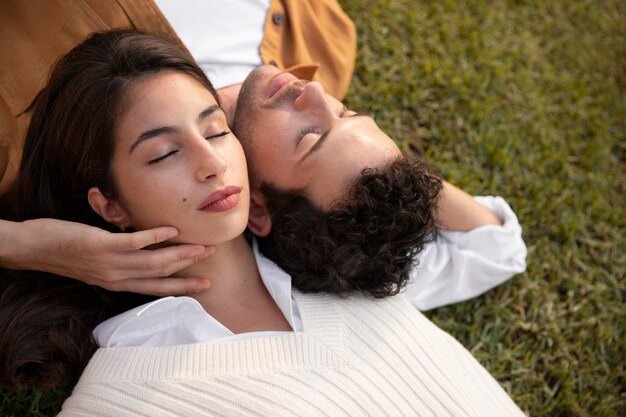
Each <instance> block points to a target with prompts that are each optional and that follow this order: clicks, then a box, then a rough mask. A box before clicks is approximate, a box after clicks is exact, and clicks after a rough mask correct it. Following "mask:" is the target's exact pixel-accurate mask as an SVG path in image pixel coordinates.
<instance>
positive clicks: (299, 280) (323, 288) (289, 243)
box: [259, 158, 442, 298]
mask: <svg viewBox="0 0 626 417" xmlns="http://www.w3.org/2000/svg"><path fill="white" fill-rule="evenodd" d="M441 188H442V181H441V178H440V177H439V176H438V175H436V174H434V173H433V172H432V171H431V170H430V169H429V168H428V167H427V165H426V164H425V163H423V162H421V161H409V160H407V159H405V158H399V159H397V160H394V161H392V162H391V163H389V164H387V165H385V166H383V167H380V168H368V169H365V170H364V171H363V172H362V175H361V176H359V177H358V178H357V179H356V180H355V182H354V184H353V185H352V186H351V188H350V191H349V194H348V198H347V199H346V201H345V202H341V203H339V204H338V205H337V206H335V207H334V208H333V209H332V211H330V212H324V211H322V210H320V209H319V208H317V207H316V206H315V205H314V204H313V203H312V202H311V201H310V200H309V199H308V198H307V197H306V196H305V195H304V194H303V193H301V192H297V191H284V190H279V189H277V188H276V187H274V186H272V185H269V184H263V185H261V188H260V189H261V191H262V192H263V193H264V194H265V196H266V197H267V199H268V205H269V210H270V214H271V215H272V225H273V226H272V231H271V233H270V234H269V235H268V236H267V237H264V238H259V246H260V248H261V250H262V251H263V252H264V253H265V254H266V255H267V256H268V257H270V258H271V259H273V260H274V261H275V262H276V263H278V265H280V266H281V267H282V268H283V269H284V270H285V271H287V272H288V273H289V274H291V276H292V280H293V284H294V286H295V287H296V288H298V289H299V290H300V291H303V292H329V293H334V294H340V295H341V294H344V293H346V292H348V291H351V290H360V291H365V292H368V293H370V294H371V295H373V296H374V297H376V298H382V297H386V296H389V295H394V294H397V293H398V292H399V291H400V290H401V289H402V287H403V286H404V285H405V284H406V282H407V280H408V278H409V271H410V270H411V268H412V267H413V266H414V265H415V263H416V262H417V260H416V255H417V254H418V253H419V252H420V251H421V250H422V249H423V248H424V245H425V244H426V243H428V242H430V241H432V240H433V239H434V238H435V237H436V233H437V227H436V223H435V219H434V213H435V210H436V207H437V201H438V197H439V194H440V191H441Z"/></svg>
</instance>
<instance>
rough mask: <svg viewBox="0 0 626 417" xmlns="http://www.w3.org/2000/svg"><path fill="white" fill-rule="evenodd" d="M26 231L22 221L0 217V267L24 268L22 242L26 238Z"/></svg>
mask: <svg viewBox="0 0 626 417" xmlns="http://www.w3.org/2000/svg"><path fill="white" fill-rule="evenodd" d="M27 233H28V232H27V230H26V228H25V227H24V223H17V222H10V221H7V220H1V219H0V267H2V268H9V269H24V265H23V264H22V262H23V259H24V255H25V254H24V252H25V247H24V244H23V243H22V242H23V241H24V239H25V238H26V239H27Z"/></svg>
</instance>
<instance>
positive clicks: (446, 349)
mask: <svg viewBox="0 0 626 417" xmlns="http://www.w3.org/2000/svg"><path fill="white" fill-rule="evenodd" d="M296 297H297V301H298V306H299V309H300V313H301V315H302V320H303V325H304V331H303V332H297V333H289V334H287V335H283V336H277V337H269V338H261V339H253V340H244V341H239V342H227V343H213V344H193V345H184V346H174V347H163V348H103V349H99V350H98V351H97V352H96V354H95V355H94V357H93V358H92V360H91V362H90V363H89V365H88V366H87V369H86V370H85V372H84V374H83V376H82V377H81V380H80V381H79V383H78V384H77V386H76V388H75V389H74V392H73V394H72V396H71V397H70V398H69V399H68V400H67V401H66V402H65V404H64V405H63V411H62V412H61V414H60V416H111V417H113V416H150V417H152V416H332V417H338V416H350V417H354V416H475V417H485V416H494V417H507V416H523V415H524V414H523V413H522V412H521V411H520V410H519V408H518V407H517V406H516V405H515V404H514V403H513V401H512V400H511V399H510V398H509V396H508V395H507V394H506V393H505V392H504V390H503V389H502V388H501V387H500V385H499V384H498V383H497V382H496V381H495V380H494V379H493V377H491V375H489V373H488V372H487V371H486V370H485V369H484V368H483V367H482V366H481V365H480V364H479V363H478V362H477V361H476V360H475V359H474V358H473V357H472V356H471V355H470V353H469V352H468V351H467V350H466V349H465V348H463V347H462V346H461V345H460V344H459V343H458V342H457V341H456V340H455V339H453V338H452V337H451V336H449V335H448V334H447V333H445V332H443V331H442V330H440V329H439V328H437V327H436V326H435V325H434V324H432V323H431V322H430V321H429V320H428V319H426V318H425V317H424V316H423V315H422V314H421V313H419V312H418V311H417V310H415V308H413V307H412V306H411V305H410V304H408V303H407V302H406V301H405V300H404V299H403V298H401V297H391V298H388V299H384V300H372V299H369V298H366V297H365V296H360V295H353V296H350V297H349V298H345V299H341V298H336V297H333V296H328V295H304V294H296Z"/></svg>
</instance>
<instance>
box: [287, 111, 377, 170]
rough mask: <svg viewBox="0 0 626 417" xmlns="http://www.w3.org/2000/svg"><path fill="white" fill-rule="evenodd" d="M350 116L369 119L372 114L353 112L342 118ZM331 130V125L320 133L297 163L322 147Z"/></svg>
mask: <svg viewBox="0 0 626 417" xmlns="http://www.w3.org/2000/svg"><path fill="white" fill-rule="evenodd" d="M350 117H368V118H370V119H371V118H372V116H370V115H369V114H367V113H354V114H351V115H349V116H346V117H344V119H347V118H350ZM332 130H333V128H332V127H331V128H330V129H328V130H327V131H325V132H324V133H322V136H320V138H319V139H318V140H317V142H315V145H313V146H311V149H309V150H308V151H307V152H306V153H305V154H304V155H302V158H300V160H299V161H298V164H300V163H301V162H302V161H304V160H305V159H306V158H308V157H309V156H311V154H312V153H313V152H315V151H317V150H319V149H320V148H321V147H322V145H323V144H324V141H325V140H326V139H327V138H328V135H329V134H330V132H331V131H332Z"/></svg>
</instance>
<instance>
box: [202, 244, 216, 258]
mask: <svg viewBox="0 0 626 417" xmlns="http://www.w3.org/2000/svg"><path fill="white" fill-rule="evenodd" d="M216 250H217V249H216V248H215V246H205V247H204V254H205V255H206V256H209V255H213V254H214V253H215V251H216Z"/></svg>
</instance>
